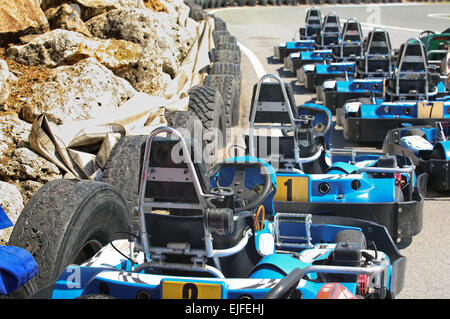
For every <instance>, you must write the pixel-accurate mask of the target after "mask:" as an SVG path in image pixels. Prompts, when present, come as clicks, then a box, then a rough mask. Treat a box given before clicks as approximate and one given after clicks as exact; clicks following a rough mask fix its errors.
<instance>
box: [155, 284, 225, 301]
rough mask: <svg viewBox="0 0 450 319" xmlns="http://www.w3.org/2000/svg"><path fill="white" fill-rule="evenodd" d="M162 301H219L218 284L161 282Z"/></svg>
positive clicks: (219, 286) (219, 289) (220, 291)
mask: <svg viewBox="0 0 450 319" xmlns="http://www.w3.org/2000/svg"><path fill="white" fill-rule="evenodd" d="M162 288H163V290H162V291H163V295H162V297H163V299H221V298H222V286H221V285H219V284H207V283H197V282H196V283H193V282H182V281H163V283H162Z"/></svg>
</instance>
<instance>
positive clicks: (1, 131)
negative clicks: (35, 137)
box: [0, 115, 31, 158]
mask: <svg viewBox="0 0 450 319" xmlns="http://www.w3.org/2000/svg"><path fill="white" fill-rule="evenodd" d="M30 132H31V124H29V123H27V122H25V121H22V120H21V119H19V118H17V117H14V116H12V115H5V116H0V154H1V155H2V156H6V157H11V155H12V151H13V150H14V149H15V148H16V147H26V146H27V145H28V135H30ZM0 158H1V156H0Z"/></svg>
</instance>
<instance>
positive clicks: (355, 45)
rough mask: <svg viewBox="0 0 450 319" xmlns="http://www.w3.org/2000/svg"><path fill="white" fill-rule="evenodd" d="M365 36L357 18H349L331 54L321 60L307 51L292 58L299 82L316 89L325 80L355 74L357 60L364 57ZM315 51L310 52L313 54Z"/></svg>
mask: <svg viewBox="0 0 450 319" xmlns="http://www.w3.org/2000/svg"><path fill="white" fill-rule="evenodd" d="M364 42H365V40H364V37H363V33H362V29H361V24H360V23H359V21H358V20H357V19H355V18H351V19H349V20H347V21H346V22H345V24H344V26H343V28H342V32H341V36H340V37H339V42H338V44H337V45H335V46H334V47H333V48H332V49H331V50H330V51H331V52H330V55H329V56H328V57H327V58H325V59H323V60H322V61H319V60H318V59H311V58H310V57H308V56H307V54H306V53H307V52H305V54H304V55H303V56H301V57H299V58H297V59H292V62H291V63H292V65H293V66H294V67H293V72H294V73H295V74H296V75H297V80H298V82H299V83H303V84H304V86H305V88H306V89H307V90H311V91H314V90H315V87H316V86H320V85H322V83H323V81H325V80H327V79H333V78H338V77H341V78H342V77H344V78H346V77H348V76H349V75H351V76H354V74H355V72H356V67H355V61H358V60H361V59H363V58H364ZM313 53H314V51H312V52H310V54H311V55H313Z"/></svg>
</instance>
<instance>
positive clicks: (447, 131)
mask: <svg viewBox="0 0 450 319" xmlns="http://www.w3.org/2000/svg"><path fill="white" fill-rule="evenodd" d="M449 136H450V123H449V122H436V123H435V125H423V126H404V127H401V128H396V129H393V130H390V131H388V133H387V134H386V137H385V139H384V142H383V150H384V151H385V152H388V153H390V154H406V155H407V156H408V157H409V158H410V159H411V160H412V162H413V163H414V165H415V166H416V171H417V172H423V173H427V174H428V183H429V187H430V188H431V189H433V190H435V191H438V192H448V191H450V169H449V166H450V165H449V164H450V141H449V140H448V137H449Z"/></svg>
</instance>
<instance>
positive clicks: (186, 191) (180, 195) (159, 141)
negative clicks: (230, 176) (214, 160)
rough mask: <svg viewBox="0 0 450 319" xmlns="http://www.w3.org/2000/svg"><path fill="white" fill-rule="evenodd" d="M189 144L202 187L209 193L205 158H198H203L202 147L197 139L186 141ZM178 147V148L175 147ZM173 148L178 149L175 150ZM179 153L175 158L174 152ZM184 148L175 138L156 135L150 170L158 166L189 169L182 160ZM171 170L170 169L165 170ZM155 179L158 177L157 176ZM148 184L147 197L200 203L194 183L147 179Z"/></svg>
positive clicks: (157, 199)
mask: <svg viewBox="0 0 450 319" xmlns="http://www.w3.org/2000/svg"><path fill="white" fill-rule="evenodd" d="M186 142H187V144H188V146H190V148H191V152H192V153H191V154H192V158H193V162H194V167H195V170H196V173H197V176H198V177H199V182H200V185H201V187H202V190H203V192H204V193H205V194H206V193H209V190H210V184H209V181H208V179H207V177H206V175H207V174H206V168H205V165H204V162H203V160H202V161H199V160H198V159H203V156H201V154H198V152H201V151H202V150H201V149H198V147H196V143H197V141H195V140H190V141H186ZM175 147H176V149H175ZM173 150H176V152H175V151H173ZM175 153H177V155H180V157H179V158H178V159H179V160H180V161H178V159H175V158H173V154H175ZM182 153H183V152H182V150H181V147H180V144H179V142H178V141H177V140H173V139H170V138H164V137H156V138H155V139H154V140H153V143H152V149H151V153H150V162H149V166H150V167H151V169H150V170H152V169H153V170H154V169H156V168H163V169H187V164H186V163H185V162H184V161H181V156H182ZM165 171H166V172H169V171H170V170H165ZM155 179H157V177H156V176H155ZM146 183H147V185H146V189H145V191H146V192H145V197H146V198H152V199H154V200H156V201H163V202H180V201H182V202H188V203H198V196H197V193H196V190H195V187H194V184H193V183H187V182H174V181H168V180H164V181H161V180H152V179H147V182H146Z"/></svg>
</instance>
